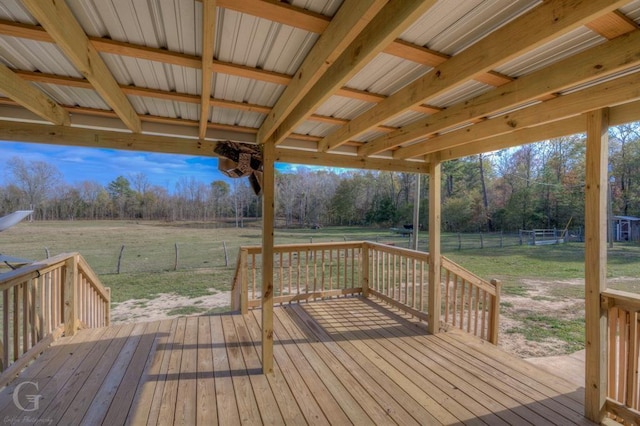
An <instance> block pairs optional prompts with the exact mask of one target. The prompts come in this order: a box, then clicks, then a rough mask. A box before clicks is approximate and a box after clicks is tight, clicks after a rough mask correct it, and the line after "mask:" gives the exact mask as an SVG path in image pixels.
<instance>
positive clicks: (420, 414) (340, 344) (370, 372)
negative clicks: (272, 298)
mask: <svg viewBox="0 0 640 426" xmlns="http://www.w3.org/2000/svg"><path fill="white" fill-rule="evenodd" d="M314 303H322V302H321V301H319V302H314ZM298 313H299V314H300V315H301V316H302V317H303V319H305V321H306V322H307V323H308V324H309V325H310V326H311V325H313V330H314V332H315V333H319V336H321V340H322V341H323V343H324V344H325V346H327V347H328V348H330V350H331V352H332V353H333V354H334V356H336V357H340V358H341V359H342V362H343V363H345V365H350V364H351V363H355V364H356V365H357V366H358V367H360V368H362V370H363V371H365V372H366V373H367V375H360V376H359V378H360V379H361V380H363V384H364V385H365V386H367V387H368V388H371V389H375V388H376V387H379V388H382V389H383V390H384V392H386V393H387V395H388V399H387V404H388V405H387V409H388V410H389V413H390V414H394V416H398V417H401V416H402V414H400V413H401V410H398V409H396V410H393V408H392V407H393V406H395V405H396V404H397V405H399V406H400V407H401V409H402V411H405V410H406V412H407V413H408V414H409V415H411V417H412V418H413V419H414V421H417V422H418V423H428V422H430V423H431V424H437V423H438V421H437V420H436V419H435V418H434V417H433V416H432V415H431V414H430V413H429V412H428V411H427V410H426V408H425V407H424V406H422V405H421V404H420V403H419V402H418V401H416V400H415V399H413V398H412V397H411V395H410V394H409V393H407V392H406V391H405V390H404V389H403V388H402V387H401V385H400V384H398V383H397V382H396V381H394V380H393V379H392V378H391V377H389V376H388V375H386V374H385V372H384V371H383V370H382V369H380V368H379V366H378V364H376V362H374V361H371V360H370V359H369V358H367V357H364V356H360V353H359V351H358V349H357V348H356V347H354V346H353V344H352V342H350V341H349V340H347V339H344V338H342V337H339V336H337V335H336V334H335V333H332V332H330V330H327V329H324V328H323V327H322V326H321V325H320V324H319V323H317V322H316V321H317V319H316V318H314V317H312V316H311V315H310V314H309V313H308V312H307V310H305V309H300V310H299V311H298ZM324 339H326V340H324ZM334 339H335V340H334ZM331 343H333V344H331ZM342 354H346V357H347V358H346V359H345V357H343V356H342ZM351 366H353V365H351ZM352 371H357V369H354V370H352ZM378 395H384V393H383V392H381V393H379V394H378ZM398 423H400V424H404V423H402V422H398ZM411 423H412V422H407V424H411Z"/></svg>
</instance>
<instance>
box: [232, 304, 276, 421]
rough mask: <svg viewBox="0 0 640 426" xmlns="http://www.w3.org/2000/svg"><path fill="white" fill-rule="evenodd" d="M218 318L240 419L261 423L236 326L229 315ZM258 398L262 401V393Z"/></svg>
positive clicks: (256, 398) (256, 397)
mask: <svg viewBox="0 0 640 426" xmlns="http://www.w3.org/2000/svg"><path fill="white" fill-rule="evenodd" d="M220 319H221V320H222V321H221V323H222V330H223V333H224V336H225V342H226V347H227V359H228V361H229V372H230V374H231V380H232V381H233V389H234V391H235V394H236V400H237V401H238V412H239V413H240V421H241V422H242V424H247V425H259V424H262V420H261V416H260V408H258V396H257V395H256V394H255V392H254V389H253V386H252V384H251V378H250V377H249V376H250V374H248V372H247V367H246V365H245V363H244V358H243V357H242V351H241V350H240V343H239V342H238V336H237V334H236V328H235V326H234V325H233V320H232V319H231V316H229V315H223V316H221V318H220ZM258 374H260V373H258ZM259 399H260V401H264V399H263V398H262V395H260V397H259ZM276 407H277V405H276V406H274V407H273V408H272V409H274V411H277V408H276Z"/></svg>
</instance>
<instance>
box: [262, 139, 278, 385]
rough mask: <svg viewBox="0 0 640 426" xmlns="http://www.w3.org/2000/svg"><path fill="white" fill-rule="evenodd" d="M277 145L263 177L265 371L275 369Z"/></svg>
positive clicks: (268, 151) (269, 147)
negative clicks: (274, 287) (274, 311)
mask: <svg viewBox="0 0 640 426" xmlns="http://www.w3.org/2000/svg"><path fill="white" fill-rule="evenodd" d="M275 148H276V147H275V145H274V144H265V145H264V151H263V157H264V160H263V175H262V176H263V177H262V299H261V301H262V372H263V373H264V374H271V373H273V272H274V271H273V261H274V256H273V252H274V250H273V245H274V233H273V226H274V220H275V196H276V192H275Z"/></svg>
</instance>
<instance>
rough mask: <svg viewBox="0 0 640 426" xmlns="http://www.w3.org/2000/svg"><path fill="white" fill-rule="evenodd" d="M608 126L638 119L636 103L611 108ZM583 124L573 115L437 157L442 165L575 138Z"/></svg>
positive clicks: (581, 131)
mask: <svg viewBox="0 0 640 426" xmlns="http://www.w3.org/2000/svg"><path fill="white" fill-rule="evenodd" d="M609 111H610V120H609V125H611V126H618V125H620V124H624V123H629V122H630V121H635V120H637V119H638V111H640V101H636V102H630V103H626V104H622V105H617V106H614V107H611V108H610V109H609ZM585 127H586V123H585V117H584V115H575V116H572V117H568V118H564V119H562V120H558V121H554V122H552V123H545V124H543V125H540V126H535V127H527V128H526V129H519V130H516V131H514V132H511V133H507V134H503V135H498V136H494V137H490V138H487V139H483V140H482V144H465V145H461V146H458V147H455V148H450V149H446V150H443V151H440V152H439V153H438V155H439V156H440V159H441V160H442V161H448V160H454V159H456V158H462V157H468V156H470V155H477V154H482V153H483V152H491V151H497V150H500V149H506V148H513V147H515V146H519V145H525V144H529V143H533V142H538V141H543V140H548V139H554V138H559V137H562V136H568V135H575V134H576V133H583V132H584V131H585Z"/></svg>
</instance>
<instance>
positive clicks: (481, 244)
mask: <svg viewBox="0 0 640 426" xmlns="http://www.w3.org/2000/svg"><path fill="white" fill-rule="evenodd" d="M480 248H481V249H483V248H484V239H483V238H482V232H481V233H480Z"/></svg>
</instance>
